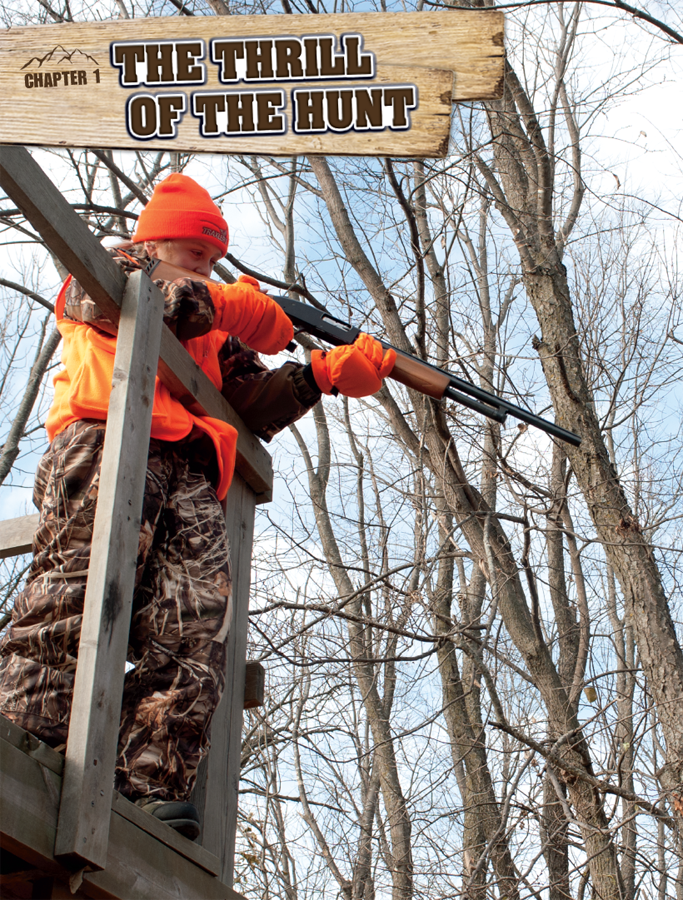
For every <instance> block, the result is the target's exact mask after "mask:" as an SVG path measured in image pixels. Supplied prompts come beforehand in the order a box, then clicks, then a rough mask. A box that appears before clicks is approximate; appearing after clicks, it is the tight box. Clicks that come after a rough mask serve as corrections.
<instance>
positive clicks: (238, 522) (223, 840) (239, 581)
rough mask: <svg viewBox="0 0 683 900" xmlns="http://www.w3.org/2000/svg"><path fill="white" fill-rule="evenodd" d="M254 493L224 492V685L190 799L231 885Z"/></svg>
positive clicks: (240, 484)
mask: <svg viewBox="0 0 683 900" xmlns="http://www.w3.org/2000/svg"><path fill="white" fill-rule="evenodd" d="M254 512H255V497H254V493H253V491H252V490H251V489H250V488H249V486H248V485H247V484H245V482H244V481H243V480H242V479H241V478H240V477H236V478H235V481H234V483H233V485H232V487H231V488H230V492H229V493H228V507H227V512H226V523H227V526H228V539H229V541H230V547H231V550H232V575H233V587H232V601H233V618H232V624H231V626H230V635H229V638H228V645H227V662H226V676H225V680H226V690H225V693H224V694H223V698H222V700H221V702H220V704H219V705H218V709H217V710H216V712H215V713H214V717H213V720H212V723H211V752H210V753H209V756H208V759H207V761H206V765H205V766H204V768H203V771H202V772H201V773H200V776H198V779H197V781H198V783H197V786H196V788H195V791H194V795H193V801H194V803H195V804H196V805H197V808H198V809H199V812H200V816H201V817H202V822H203V825H204V836H203V838H202V843H203V845H204V847H206V849H207V850H209V851H210V852H211V853H213V854H215V855H216V856H218V857H219V858H221V859H222V861H223V869H222V874H221V878H222V880H223V881H224V882H225V884H228V885H232V878H233V866H234V857H235V834H236V829H237V799H238V788H239V778H240V761H241V751H242V713H243V709H244V683H245V668H246V655H247V630H248V625H249V588H250V584H251V551H252V543H253V536H254Z"/></svg>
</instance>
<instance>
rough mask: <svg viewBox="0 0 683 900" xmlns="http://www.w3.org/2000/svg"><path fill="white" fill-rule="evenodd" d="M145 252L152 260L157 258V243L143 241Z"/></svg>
mask: <svg viewBox="0 0 683 900" xmlns="http://www.w3.org/2000/svg"><path fill="white" fill-rule="evenodd" d="M145 252H146V253H147V256H151V257H152V258H153V259H156V258H157V242H156V241H145Z"/></svg>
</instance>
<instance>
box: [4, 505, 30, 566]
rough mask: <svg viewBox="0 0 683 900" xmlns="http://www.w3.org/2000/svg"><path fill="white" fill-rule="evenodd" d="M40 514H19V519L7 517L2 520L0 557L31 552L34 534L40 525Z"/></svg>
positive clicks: (5, 557)
mask: <svg viewBox="0 0 683 900" xmlns="http://www.w3.org/2000/svg"><path fill="white" fill-rule="evenodd" d="M39 519H40V516H39V515H38V513H34V514H33V515H31V516H19V518H18V519H5V521H4V522H0V559H7V558H8V557H10V556H19V554H21V553H30V552H31V544H32V543H33V535H34V534H35V531H36V528H37V527H38V520H39Z"/></svg>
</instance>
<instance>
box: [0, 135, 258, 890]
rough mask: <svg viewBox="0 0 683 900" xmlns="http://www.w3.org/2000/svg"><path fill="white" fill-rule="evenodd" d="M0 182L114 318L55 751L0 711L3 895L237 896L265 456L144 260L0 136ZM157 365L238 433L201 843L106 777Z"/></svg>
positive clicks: (185, 395) (17, 533)
mask: <svg viewBox="0 0 683 900" xmlns="http://www.w3.org/2000/svg"><path fill="white" fill-rule="evenodd" d="M0 185H1V186H2V188H3V189H4V190H5V191H6V192H7V194H8V195H9V196H10V197H11V198H12V199H13V200H14V202H15V203H16V204H17V206H18V207H19V208H20V209H21V210H22V211H23V212H24V214H25V215H26V217H27V219H28V220H29V221H30V222H31V224H32V225H33V227H34V228H35V229H36V230H37V231H38V233H39V234H40V235H41V236H42V238H43V240H44V241H45V243H46V244H47V246H48V247H49V249H50V250H51V251H52V252H53V253H54V254H55V255H56V256H57V257H58V258H59V259H60V260H61V261H62V263H63V264H64V265H65V266H66V268H68V270H69V271H70V272H71V273H72V274H73V275H74V277H75V278H76V279H77V280H78V281H79V282H80V283H81V285H82V286H83V287H84V288H85V289H86V290H87V292H88V293H89V294H90V296H91V297H92V298H93V300H95V302H96V303H97V305H98V306H99V308H100V309H101V310H102V311H103V312H104V313H105V314H106V315H107V316H108V317H109V318H110V319H111V320H112V321H118V322H119V336H118V340H117V350H116V360H115V365H114V379H113V388H112V394H111V400H110V406H109V416H108V419H107V431H106V439H105V446H104V455H103V461H102V474H101V486H100V493H99V500H98V506H97V515H96V519H95V526H94V534H93V548H92V558H91V563H90V569H89V574H88V584H87V593H86V604H85V613H84V618H83V629H82V636H81V642H80V649H79V656H78V669H77V673H76V684H75V690H74V699H73V707H72V715H71V722H70V726H69V738H68V745H67V749H66V756H65V757H64V756H62V755H61V754H59V753H57V752H56V751H54V750H52V749H51V748H50V747H48V746H47V745H46V744H43V743H42V742H41V741H39V740H38V739H37V738H35V737H33V736H32V735H29V734H27V733H26V732H25V731H23V730H22V729H21V728H18V727H17V726H16V725H14V724H12V723H11V722H9V721H8V720H7V719H5V718H3V717H0V795H1V797H2V811H1V815H0V836H1V840H2V849H3V854H2V862H1V865H0V879H1V881H0V884H1V885H2V891H1V893H2V896H3V897H20V898H23V897H40V898H53V897H116V898H122V900H124V898H125V900H135V898H150V900H152V898H153V900H161V898H166V897H169V898H170V897H173V898H183V900H191V898H196V900H210V898H238V897H239V896H240V895H239V894H236V893H235V892H234V891H233V890H232V878H233V862H234V847H235V833H236V827H237V794H238V783H239V768H240V750H241V731H242V711H243V709H244V708H245V706H247V707H248V706H256V705H259V702H260V694H261V693H262V686H263V678H262V674H263V673H262V669H261V667H260V665H259V664H257V663H254V664H249V665H247V664H246V663H245V655H246V638H247V623H248V606H249V582H250V563H251V549H252V538H253V528H254V512H255V507H256V504H257V503H263V502H267V501H268V500H270V497H271V489H272V467H271V460H270V456H269V455H268V454H267V453H266V451H265V450H264V449H263V447H262V446H261V444H260V443H259V442H258V441H257V440H256V438H255V437H254V436H253V435H252V434H251V433H250V432H249V431H248V429H247V428H246V427H245V426H244V424H243V423H242V422H241V420H240V419H239V417H238V416H237V415H236V414H235V412H234V411H233V410H232V409H231V407H230V406H229V405H228V403H227V402H226V401H225V399H224V398H223V397H222V396H221V394H220V393H219V392H218V391H217V390H216V388H215V387H214V386H213V384H212V383H211V382H210V381H209V379H208V378H207V377H206V376H205V375H204V373H203V372H202V371H201V369H199V367H198V366H197V365H196V364H195V363H194V361H193V360H192V359H191V358H190V356H189V355H188V354H187V353H186V351H185V350H184V348H183V347H182V346H181V344H180V343H179V342H178V341H177V340H176V338H175V337H174V336H173V334H172V333H171V332H170V331H169V330H168V328H167V327H166V326H165V325H164V324H163V322H162V311H163V297H162V294H161V292H160V291H159V290H158V288H156V287H155V285H154V284H153V283H152V282H151V281H150V279H149V278H148V277H147V276H146V275H145V274H144V273H135V274H134V275H132V276H131V277H130V278H128V279H126V277H125V275H124V274H123V273H122V272H121V270H120V269H119V268H118V266H117V265H116V264H115V263H114V262H113V261H112V260H111V258H110V257H109V255H108V254H107V253H106V251H105V250H104V249H103V248H102V247H101V246H100V244H99V243H98V241H97V240H96V238H95V237H94V236H93V235H92V234H91V233H90V231H89V230H88V228H87V227H86V225H85V224H84V223H83V222H82V221H81V220H80V219H79V217H78V216H77V215H76V214H75V213H74V212H73V210H72V209H71V208H70V206H69V205H68V204H67V202H66V201H65V200H64V198H63V197H62V195H61V194H60V193H59V191H58V190H57V189H56V188H55V187H54V185H53V184H52V182H51V181H50V180H49V179H48V178H47V177H46V175H45V174H44V172H43V171H42V170H41V169H40V167H39V166H38V165H37V163H36V162H35V161H34V160H33V158H32V157H31V156H30V154H29V153H28V152H27V151H26V150H25V149H24V148H22V147H10V146H0ZM157 373H158V374H159V376H160V377H161V378H162V379H163V380H164V382H165V383H166V384H167V385H168V386H169V388H170V389H171V391H172V393H173V394H174V395H175V396H176V397H178V398H179V399H181V401H182V402H183V403H184V404H185V405H186V406H187V407H188V408H189V409H191V410H192V411H196V412H201V413H202V414H204V415H209V416H212V417H213V418H220V419H223V420H224V421H226V422H229V423H230V424H231V425H234V426H235V427H236V428H237V429H238V432H239V438H238V445H237V471H236V473H235V478H234V482H233V484H232V487H231V488H230V492H229V494H228V503H227V513H226V521H227V527H228V536H229V538H230V543H231V547H232V567H233V621H232V627H231V631H230V637H229V643H228V653H227V671H226V690H225V694H224V696H223V699H222V700H221V703H220V705H219V707H218V709H217V710H216V713H215V715H214V718H213V722H212V726H211V737H212V740H211V751H210V753H209V755H208V757H207V758H206V759H205V760H203V762H202V764H201V766H200V771H199V775H198V778H197V784H196V787H195V791H194V798H193V799H194V802H195V805H196V806H197V808H198V809H199V813H200V817H201V819H202V833H203V838H202V839H201V840H202V842H203V843H202V844H201V845H200V844H197V843H192V842H191V841H189V840H187V839H186V838H184V837H183V836H181V835H179V834H178V833H177V832H175V831H174V830H173V829H172V828H170V827H169V826H168V825H166V824H164V823H163V822H160V821H158V820H157V819H155V818H153V817H152V816H151V815H149V814H148V813H145V812H143V811H142V810H140V809H139V808H138V807H136V806H135V805H134V804H133V803H131V802H130V801H128V800H127V799H125V798H124V797H122V796H121V795H119V794H118V793H116V792H115V791H113V787H112V785H113V779H114V765H115V758H116V744H117V736H118V729H119V716H120V708H121V694H122V690H123V678H124V671H125V662H126V649H127V642H128V630H129V625H130V612H131V604H132V597H133V581H134V574H135V560H136V555H137V545H138V535H139V528H140V511H141V507H142V496H143V489H144V478H145V470H146V461H147V453H148V447H149V437H150V427H151V413H152V401H153V395H154V382H155V377H156V375H157ZM37 522H38V516H36V515H34V516H26V517H24V518H21V519H15V520H11V521H6V522H2V523H0V556H2V557H7V556H12V555H17V554H19V553H25V552H27V551H28V550H30V547H31V537H32V534H33V531H34V530H35V527H36V525H37ZM247 673H249V678H247ZM245 686H246V690H245Z"/></svg>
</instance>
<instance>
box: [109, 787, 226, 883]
mask: <svg viewBox="0 0 683 900" xmlns="http://www.w3.org/2000/svg"><path fill="white" fill-rule="evenodd" d="M111 808H112V809H113V811H114V812H115V813H116V814H117V815H119V816H123V818H124V819H128V821H129V822H132V823H133V824H134V825H137V827H138V828H141V829H142V830H143V831H146V832H147V834H151V835H152V837H154V838H156V840H157V841H161V843H162V844H166V846H167V847H170V848H171V849H172V850H175V852H176V853H180V855H181V856H184V857H186V858H187V859H189V860H192V862H193V863H195V865H198V866H200V867H201V868H202V869H204V870H205V871H207V872H210V873H211V874H212V875H220V872H221V861H220V859H218V857H217V856H214V855H213V853H209V851H208V850H206V849H205V848H204V847H202V845H201V844H197V843H194V842H193V841H190V840H188V839H187V838H186V837H183V835H182V834H179V833H178V832H177V831H175V830H174V829H173V828H171V826H170V825H167V824H166V823H165V822H161V821H160V820H159V819H155V818H154V816H152V815H150V814H149V813H146V812H145V811H144V810H142V809H140V807H139V806H136V805H135V804H134V803H131V802H130V800H127V799H126V798H125V797H124V796H123V795H122V794H119V793H118V791H114V799H113V800H112V805H111Z"/></svg>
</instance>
